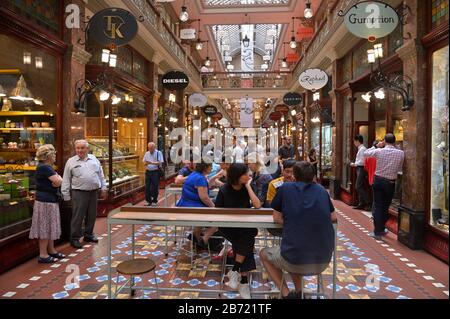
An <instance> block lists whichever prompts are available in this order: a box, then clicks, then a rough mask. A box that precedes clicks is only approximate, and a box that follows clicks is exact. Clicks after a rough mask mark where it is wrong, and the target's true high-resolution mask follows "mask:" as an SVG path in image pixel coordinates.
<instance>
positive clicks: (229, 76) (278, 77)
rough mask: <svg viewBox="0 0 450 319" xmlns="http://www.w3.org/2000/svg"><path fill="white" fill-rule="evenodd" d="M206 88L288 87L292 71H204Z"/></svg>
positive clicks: (203, 79) (202, 76)
mask: <svg viewBox="0 0 450 319" xmlns="http://www.w3.org/2000/svg"><path fill="white" fill-rule="evenodd" d="M201 79H202V86H203V88H204V89H287V88H288V85H289V84H290V83H291V80H292V73H291V72H216V73H202V74H201Z"/></svg>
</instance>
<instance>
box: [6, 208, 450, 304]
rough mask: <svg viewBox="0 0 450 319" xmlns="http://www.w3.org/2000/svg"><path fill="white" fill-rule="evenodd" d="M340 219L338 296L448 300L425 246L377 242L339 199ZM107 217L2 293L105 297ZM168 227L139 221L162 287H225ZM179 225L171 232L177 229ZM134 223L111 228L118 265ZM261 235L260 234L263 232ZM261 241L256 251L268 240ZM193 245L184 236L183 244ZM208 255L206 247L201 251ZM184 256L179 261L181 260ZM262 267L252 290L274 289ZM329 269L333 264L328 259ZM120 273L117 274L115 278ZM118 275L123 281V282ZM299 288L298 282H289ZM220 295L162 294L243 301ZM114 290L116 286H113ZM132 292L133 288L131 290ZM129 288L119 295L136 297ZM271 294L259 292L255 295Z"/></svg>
mask: <svg viewBox="0 0 450 319" xmlns="http://www.w3.org/2000/svg"><path fill="white" fill-rule="evenodd" d="M335 205H336V208H337V209H338V216H339V231H338V250H337V258H338V261H337V270H338V276H337V286H336V290H337V295H336V297H337V298H339V299H386V298H387V299H409V298H414V299H416V298H426V299H429V298H444V299H445V298H448V265H446V264H444V263H442V262H440V261H439V260H437V259H435V258H434V257H432V256H431V255H429V254H427V253H426V252H423V251H412V250H410V249H408V248H407V247H405V246H402V245H401V244H400V243H398V242H397V240H396V236H395V235H394V234H389V235H388V236H387V237H386V238H385V240H384V241H380V242H378V241H376V240H374V239H372V238H370V237H368V236H367V233H368V232H369V231H370V230H371V225H370V220H369V218H368V217H367V216H365V215H363V214H361V212H359V211H355V210H353V209H351V208H349V207H348V206H346V205H345V204H343V203H341V202H335ZM105 230H106V220H105V219H98V220H97V224H96V232H97V234H99V237H100V243H99V244H96V245H95V244H94V245H92V244H89V245H84V246H83V248H82V249H78V250H75V249H73V248H71V247H70V246H68V245H67V244H66V245H63V246H62V247H60V250H61V251H62V252H63V253H65V254H67V258H66V259H63V260H61V261H60V262H59V263H57V264H53V265H39V264H37V262H36V260H35V259H33V260H30V261H29V262H27V263H25V264H23V265H21V266H19V267H16V268H15V269H13V270H11V271H9V272H7V273H5V274H3V275H1V276H0V283H1V284H0V298H54V299H62V298H74V299H97V298H98V299H103V298H107V280H108V276H107V268H106V267H107V263H106V261H107V250H106V245H107V241H106V233H105ZM165 231H166V229H165V227H151V226H137V227H136V228H135V236H136V257H141V258H146V257H149V258H152V259H153V260H155V262H156V264H157V268H156V277H157V279H156V280H157V282H158V285H159V287H177V288H194V289H199V288H200V289H215V290H218V289H221V261H220V260H214V261H211V260H210V259H208V258H204V259H202V260H200V262H199V265H198V267H196V268H195V269H194V270H192V269H191V265H190V257H189V255H188V252H187V251H185V250H183V249H180V245H174V243H173V242H169V247H170V249H169V252H168V255H167V256H166V255H165V254H164V252H165V244H164V237H165ZM173 231H174V228H171V227H169V228H168V232H169V233H170V234H173ZM130 234H131V227H130V226H122V225H118V226H117V227H114V228H113V251H112V256H113V266H116V265H117V264H118V263H119V262H120V261H121V260H125V259H127V258H130V255H131V237H130ZM260 235H261V233H260ZM266 244H267V245H271V244H272V242H271V241H270V240H269V241H268V242H266V241H264V240H262V239H260V240H257V247H256V252H258V251H259V250H260V249H261V248H262V247H264V246H265V245H266ZM188 247H189V241H186V245H185V248H188ZM202 256H203V257H207V252H203V254H202ZM177 261H178V262H177ZM257 264H258V269H257V270H256V271H254V272H252V277H251V287H252V292H261V291H270V290H271V289H272V288H273V283H272V282H271V281H269V279H268V278H267V274H266V273H265V271H264V270H263V269H262V267H261V265H260V263H259V259H257ZM330 266H331V264H330ZM113 276H116V272H115V271H113ZM323 279H324V286H325V294H326V295H327V297H328V298H330V297H331V292H332V290H331V289H332V268H331V267H329V268H328V269H327V270H326V271H325V272H324V274H323ZM116 280H117V279H116V277H114V278H113V281H114V283H115V281H116ZM125 280H126V279H125V277H123V276H120V277H119V280H118V282H119V283H123V282H124V281H125ZM142 281H144V284H145V286H154V284H155V279H154V274H153V273H152V274H148V275H145V276H138V277H135V283H136V285H137V286H138V287H139V286H141V285H142V284H143V282H142ZM289 286H290V287H291V288H293V285H292V283H290V284H289ZM305 286H306V287H307V288H310V289H316V278H315V277H305ZM223 287H225V289H228V291H227V292H226V293H224V294H222V295H218V293H212V292H189V291H184V292H167V291H164V292H160V298H229V299H234V298H240V296H239V294H238V292H237V291H231V290H230V289H229V288H228V287H227V286H226V285H225V286H223ZM113 288H114V285H113ZM128 291H129V290H128ZM128 291H127V290H123V291H122V292H121V293H120V294H119V295H118V298H131V297H130V294H129V292H128ZM266 296H267V295H263V294H254V295H253V297H254V298H265V297H266ZM134 298H148V299H154V298H157V294H156V291H155V290H153V289H149V290H144V291H142V290H138V291H137V292H136V294H135V296H134Z"/></svg>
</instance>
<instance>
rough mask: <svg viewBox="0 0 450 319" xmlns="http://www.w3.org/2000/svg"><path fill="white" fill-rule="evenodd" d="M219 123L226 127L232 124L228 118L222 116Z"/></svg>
mask: <svg viewBox="0 0 450 319" xmlns="http://www.w3.org/2000/svg"><path fill="white" fill-rule="evenodd" d="M218 123H219V124H220V125H222V126H224V127H228V126H229V125H230V123H229V122H228V120H227V119H226V118H222V119H220V120H219V121H218Z"/></svg>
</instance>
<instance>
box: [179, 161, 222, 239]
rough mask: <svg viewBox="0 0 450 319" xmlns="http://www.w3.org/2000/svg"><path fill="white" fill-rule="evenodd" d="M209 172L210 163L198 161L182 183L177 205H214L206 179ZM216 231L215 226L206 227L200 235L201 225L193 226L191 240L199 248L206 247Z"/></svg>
mask: <svg viewBox="0 0 450 319" xmlns="http://www.w3.org/2000/svg"><path fill="white" fill-rule="evenodd" d="M210 173H211V164H210V163H198V164H196V165H195V170H194V172H192V173H191V174H190V175H189V176H188V178H187V179H186V180H185V182H184V184H183V188H182V191H181V198H180V200H179V201H178V203H177V205H176V206H177V207H214V203H213V202H212V200H211V199H210V198H209V194H208V190H209V185H208V179H207V176H208V175H209V174H210ZM216 231H217V228H215V227H212V228H208V229H207V230H206V231H205V233H204V235H203V236H202V235H201V227H195V228H194V238H193V240H194V241H195V243H196V244H197V245H198V246H199V247H200V248H206V247H207V243H208V240H209V238H210V237H211V236H212V235H213V234H214V233H215V232H216Z"/></svg>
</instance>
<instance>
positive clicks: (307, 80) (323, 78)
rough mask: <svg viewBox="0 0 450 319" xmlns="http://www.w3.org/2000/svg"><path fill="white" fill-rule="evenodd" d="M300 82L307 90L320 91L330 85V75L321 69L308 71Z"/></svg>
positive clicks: (301, 76) (302, 75) (300, 78)
mask: <svg viewBox="0 0 450 319" xmlns="http://www.w3.org/2000/svg"><path fill="white" fill-rule="evenodd" d="M298 81H299V82H300V85H301V86H302V87H303V88H304V89H306V90H311V91H315V90H319V89H321V88H323V87H324V86H325V85H327V83H328V75H327V74H326V73H325V71H323V70H321V69H307V70H305V71H304V72H303V73H302V74H300V76H299V78H298Z"/></svg>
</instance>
